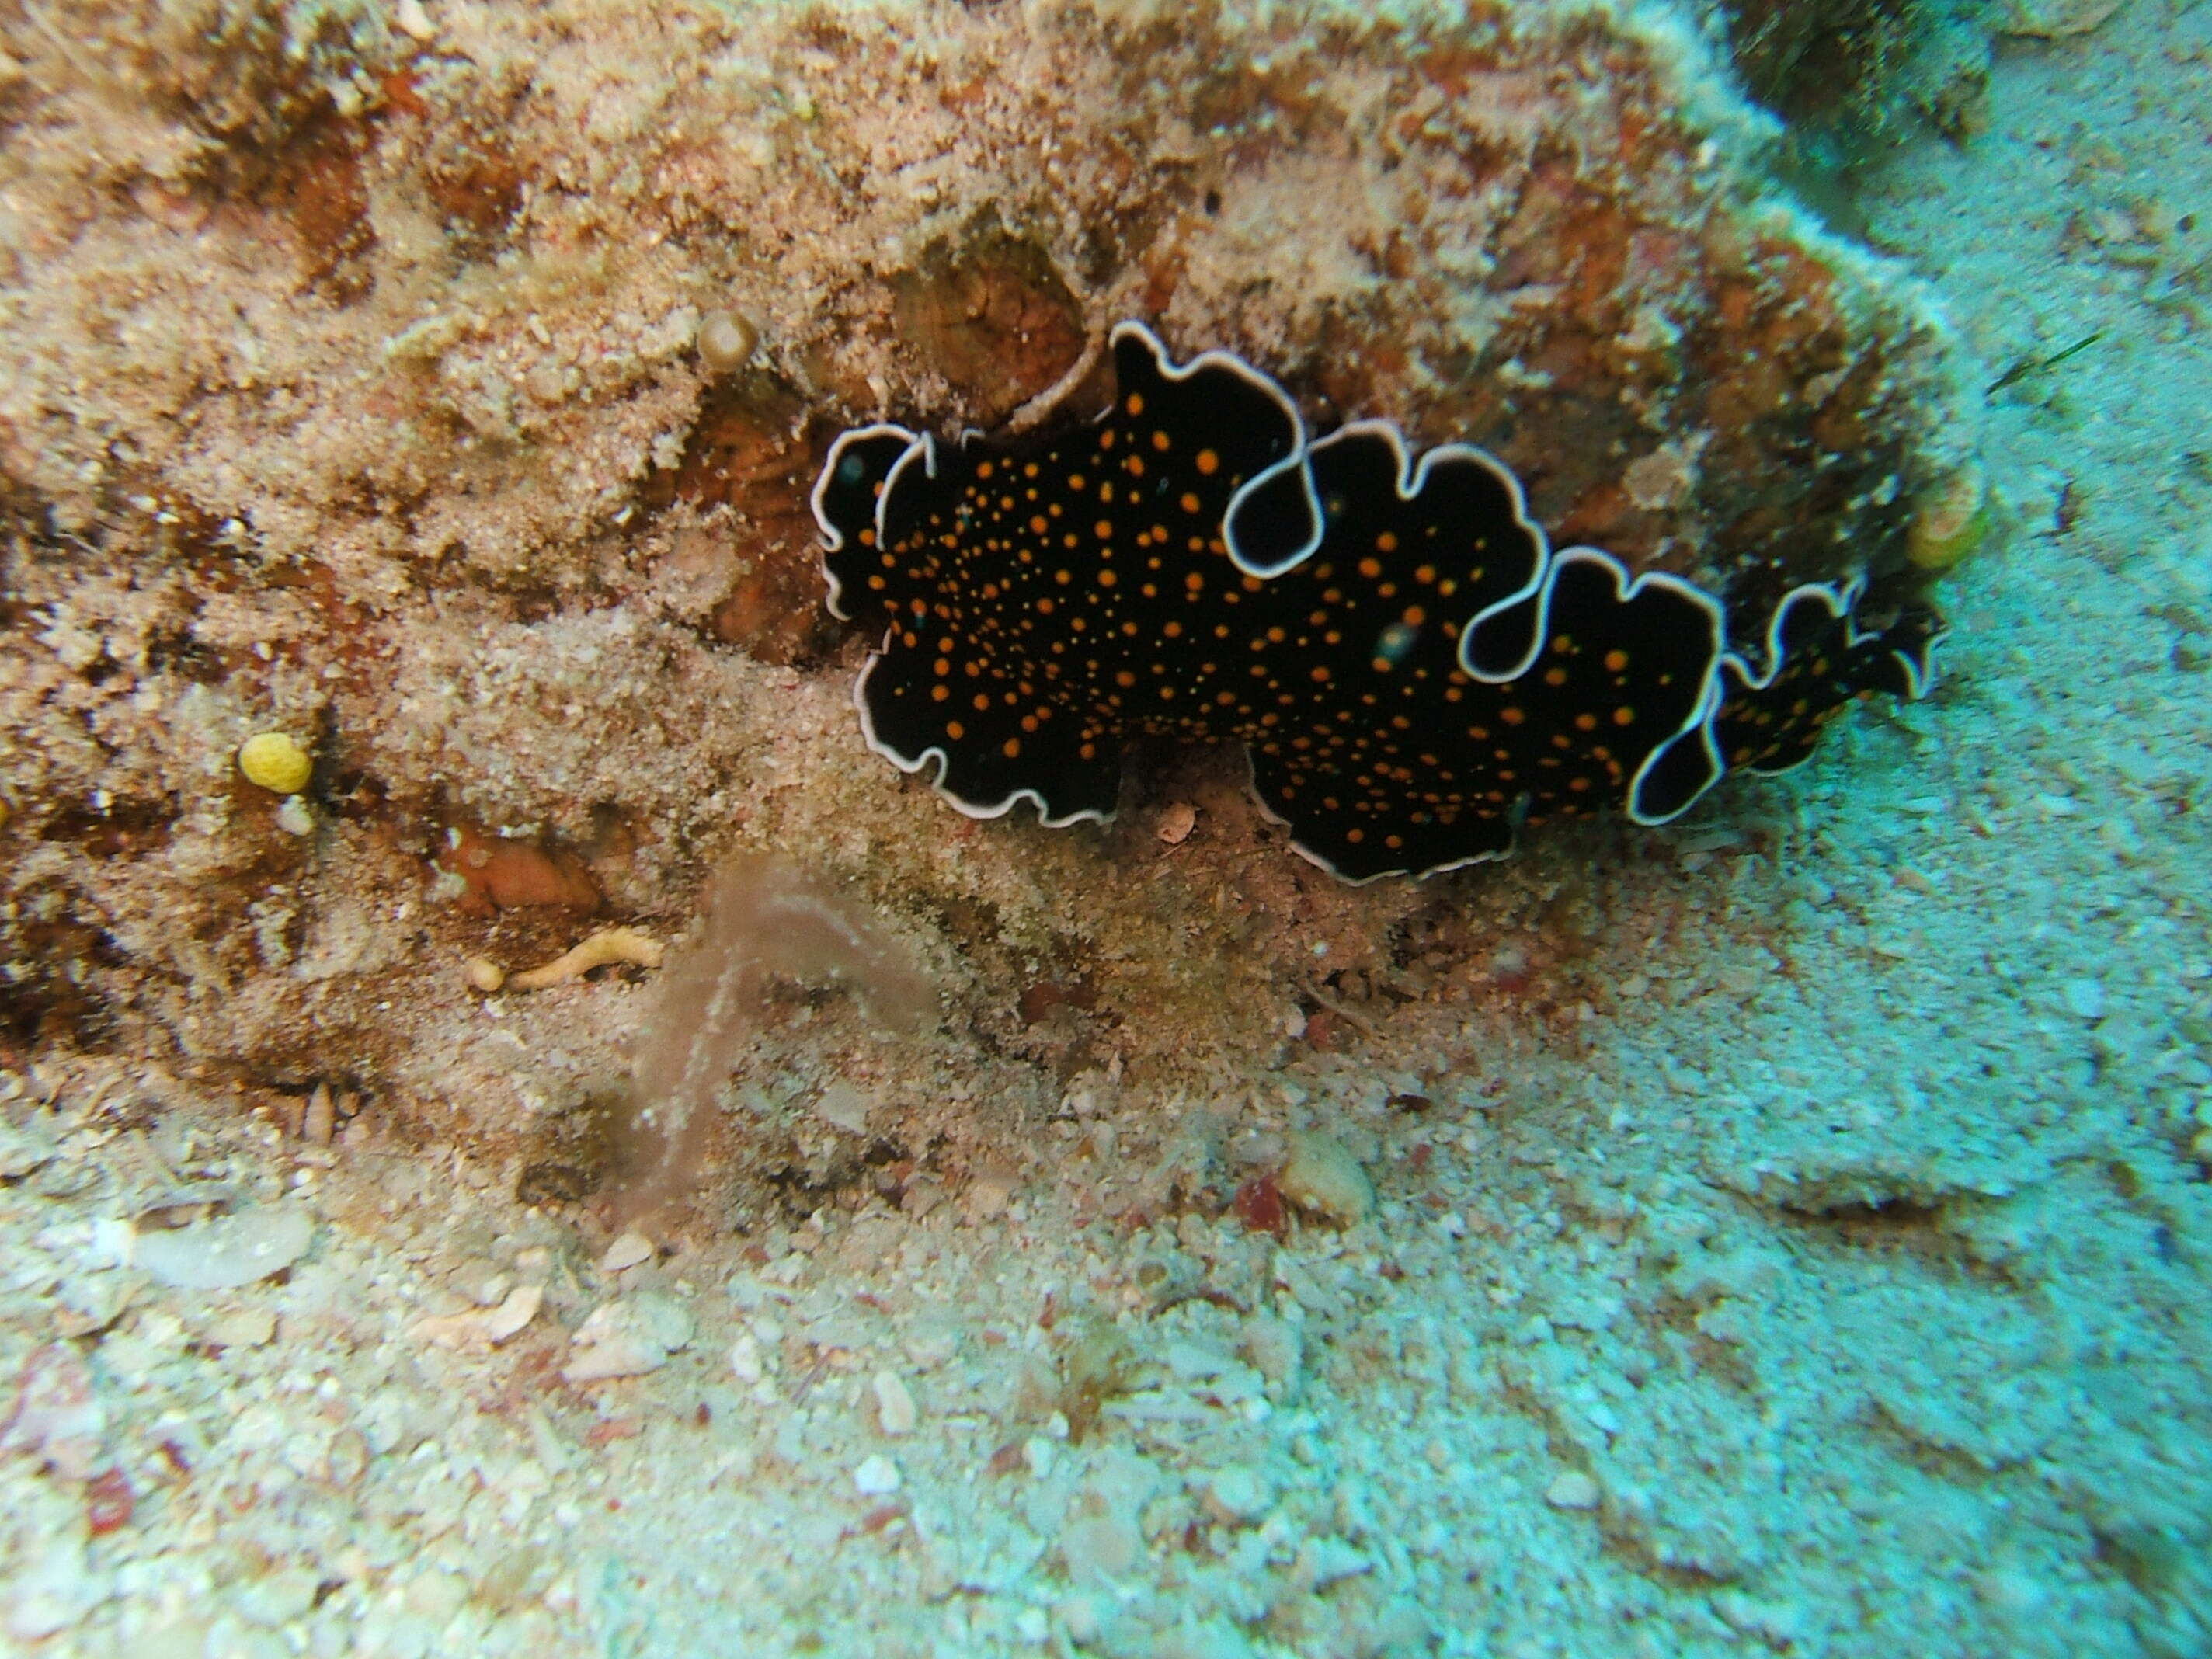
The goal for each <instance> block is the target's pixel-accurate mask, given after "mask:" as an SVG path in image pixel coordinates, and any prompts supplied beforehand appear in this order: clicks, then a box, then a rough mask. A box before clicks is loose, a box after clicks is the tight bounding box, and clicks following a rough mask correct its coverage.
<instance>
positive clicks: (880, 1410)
mask: <svg viewBox="0 0 2212 1659" xmlns="http://www.w3.org/2000/svg"><path fill="white" fill-rule="evenodd" d="M875 1389H876V1419H877V1421H878V1422H879V1423H880V1424H881V1425H883V1431H884V1433H885V1434H888V1435H902V1434H912V1433H913V1432H914V1427H915V1423H916V1422H917V1421H919V1420H920V1413H918V1412H917V1411H916V1410H915V1403H914V1395H913V1392H912V1391H911V1390H910V1389H908V1387H907V1385H906V1383H904V1382H903V1381H902V1380H901V1378H900V1376H899V1374H898V1373H897V1372H896V1371H878V1372H877V1373H876V1381H875Z"/></svg>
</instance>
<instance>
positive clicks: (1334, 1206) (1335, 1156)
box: [1275, 1133, 1375, 1227]
mask: <svg viewBox="0 0 2212 1659" xmlns="http://www.w3.org/2000/svg"><path fill="white" fill-rule="evenodd" d="M1275 1185H1276V1186H1277V1188H1279V1189H1280V1190H1281V1192H1282V1194H1283V1196H1284V1198H1285V1199H1286V1200H1289V1201H1290V1202H1291V1203H1292V1204H1294V1205H1296V1206H1297V1207H1298V1208H1299V1209H1301V1210H1304V1211H1306V1212H1309V1213H1310V1214H1313V1215H1317V1216H1320V1217H1322V1218H1324V1219H1326V1220H1329V1221H1334V1223H1336V1225H1338V1226H1340V1227H1351V1226H1356V1225H1358V1224H1359V1223H1360V1222H1362V1221H1364V1220H1366V1219H1367V1218H1368V1217H1369V1216H1370V1215H1371V1214H1373V1213H1374V1212H1375V1185H1374V1183H1373V1182H1370V1181H1369V1180H1368V1178H1367V1171H1366V1170H1363V1169H1362V1168H1360V1167H1359V1160H1358V1158H1354V1157H1352V1154H1351V1153H1350V1152H1346V1151H1345V1149H1344V1147H1343V1146H1342V1145H1341V1144H1340V1143H1339V1142H1337V1141H1334V1140H1332V1139H1329V1138H1328V1136H1327V1135H1322V1134H1312V1133H1307V1134H1294V1135H1292V1136H1291V1138H1290V1156H1289V1157H1288V1158H1285V1160H1284V1163H1283V1167H1282V1170H1281V1172H1280V1173H1279V1174H1278V1175H1277V1176H1276V1177H1275Z"/></svg>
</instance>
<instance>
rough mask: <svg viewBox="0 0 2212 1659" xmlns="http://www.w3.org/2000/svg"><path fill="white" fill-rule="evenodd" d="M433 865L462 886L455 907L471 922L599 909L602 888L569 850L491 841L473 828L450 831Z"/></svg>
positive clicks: (456, 827)
mask: <svg viewBox="0 0 2212 1659" xmlns="http://www.w3.org/2000/svg"><path fill="white" fill-rule="evenodd" d="M433 862H434V863H435V865H436V866H437V867H438V869H439V870H440V871H441V872H444V873H445V874H447V875H448V876H451V877H453V878H455V879H456V880H458V881H459V883H460V884H461V889H462V890H461V892H460V894H459V896H458V897H457V898H456V900H455V902H456V903H457V904H458V905H459V908H460V909H461V910H462V912H463V913H464V914H465V915H472V916H489V915H494V914H495V913H496V912H498V911H501V910H512V909H515V908H519V907H520V906H524V905H533V904H551V905H560V906H562V907H563V908H567V909H570V910H576V911H580V912H583V913H586V914H589V913H590V912H592V911H593V910H596V909H598V908H599V884H598V883H597V882H595V881H593V880H592V872H591V871H590V870H588V869H587V868H586V867H585V864H584V860H582V859H580V858H579V857H578V856H577V855H576V854H574V853H572V852H569V851H568V849H567V848H558V847H544V846H541V845H539V844H538V842H528V841H516V840H510V839H509V838H507V837H506V836H493V835H487V834H486V833H485V832H484V831H483V830H482V829H477V827H476V826H475V825H474V824H471V823H457V824H453V825H452V826H451V827H449V828H448V829H447V830H446V832H445V835H444V836H443V838H442V842H441V846H440V848H439V849H438V853H437V855H436V857H435V859H434V860H433Z"/></svg>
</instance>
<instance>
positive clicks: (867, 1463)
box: [853, 1452, 899, 1498]
mask: <svg viewBox="0 0 2212 1659" xmlns="http://www.w3.org/2000/svg"><path fill="white" fill-rule="evenodd" d="M898 1489H899V1467H898V1465H897V1464H896V1463H894V1462H891V1460H890V1458H888V1457H885V1456H884V1455H883V1454H882V1453H881V1452H878V1453H877V1454H876V1455H874V1456H872V1457H869V1458H866V1459H864V1460H863V1461H862V1462H861V1464H860V1468H857V1469H854V1471H853V1490H854V1491H855V1492H859V1493H860V1496H861V1497H863V1498H887V1497H889V1496H890V1494H891V1493H893V1492H896V1491H897V1490H898Z"/></svg>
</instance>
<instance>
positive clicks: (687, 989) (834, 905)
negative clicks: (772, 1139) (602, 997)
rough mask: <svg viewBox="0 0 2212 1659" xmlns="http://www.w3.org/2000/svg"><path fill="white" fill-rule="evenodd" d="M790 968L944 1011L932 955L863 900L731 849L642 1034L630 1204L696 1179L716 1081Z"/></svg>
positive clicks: (894, 1011)
mask: <svg viewBox="0 0 2212 1659" xmlns="http://www.w3.org/2000/svg"><path fill="white" fill-rule="evenodd" d="M779 977H787V978H792V979H800V980H817V979H828V980H831V981H836V982H837V983H839V984H841V985H843V986H844V987H847V988H848V990H850V991H851V992H852V993H853V994H854V996H855V997H857V998H858V999H859V1000H860V1006H861V1007H862V1008H863V1009H865V1010H866V1012H867V1013H868V1015H869V1017H870V1018H872V1019H874V1020H875V1021H876V1022H877V1023H878V1024H880V1025H883V1026H884V1027H886V1028H887V1029H889V1030H894V1031H902V1032H916V1031H920V1030H922V1029H923V1028H924V1027H926V1026H927V1024H929V1023H930V1022H931V1021H932V1020H933V1019H934V1018H936V1014H937V992H936V989H935V987H933V986H932V985H931V983H930V981H929V980H928V979H927V977H926V976H925V975H924V974H923V972H922V969H921V964H920V963H918V962H916V961H915V958H914V957H913V956H912V954H911V953H910V952H909V951H908V950H907V949H906V947H905V946H904V945H902V944H900V943H899V941H897V940H896V939H892V938H891V937H890V936H889V935H888V934H886V933H884V932H883V931H882V930H881V929H880V928H879V927H877V926H876V925H875V923H874V922H872V921H870V920H869V918H868V917H867V915H866V913H865V912H864V911H862V910H861V909H860V908H859V907H858V906H857V905H855V904H854V903H853V902H851V901H850V900H848V899H846V898H843V897H841V896H838V895H836V894H835V893H832V892H829V891H828V890H825V889H824V888H823V887H822V886H820V885H819V884H817V883H815V882H812V881H810V880H809V879H808V878H806V877H805V876H804V875H802V874H801V873H800V872H799V871H797V870H795V869H793V867H792V866H790V865H788V864H786V863H784V862H783V861H782V860H780V859H774V858H765V857H760V856H757V855H750V854H745V855H740V856H738V857H737V858H734V859H732V860H730V862H728V863H727V864H726V865H724V866H722V868H721V870H720V872H717V873H716V875H715V877H714V881H713V883H712V884H710V886H709V888H708V895H707V903H706V921H705V925H704V927H702V929H701V932H700V935H699V939H698V940H697V942H696V944H694V945H691V946H690V948H689V949H688V950H686V951H684V953H683V954H682V955H681V956H680V957H678V959H677V961H676V962H675V963H674V964H673V965H672V966H671V968H670V969H669V971H668V974H667V975H666V977H665V980H664V981H663V982H662V989H661V1000H660V1005H659V1007H658V1008H657V1009H655V1010H654V1011H653V1015H652V1017H651V1018H650V1020H649V1022H648V1023H647V1028H646V1030H645V1033H644V1036H643V1038H642V1041H641V1044H640V1048H639V1051H638V1057H637V1065H636V1068H635V1073H634V1078H635V1082H634V1097H635V1101H636V1104H637V1113H636V1118H635V1127H636V1133H637V1137H638V1145H637V1146H636V1148H635V1157H634V1159H633V1162H632V1167H631V1169H630V1170H629V1172H628V1173H627V1175H626V1176H625V1177H624V1179H623V1182H622V1184H621V1191H620V1194H619V1195H618V1196H617V1200H616V1208H617V1212H619V1213H621V1214H623V1215H624V1216H633V1215H637V1214H641V1213H642V1212H645V1211H646V1210H648V1209H650V1208H652V1207H653V1206H655V1205H657V1204H659V1203H661V1202H664V1201H665V1200H670V1199H672V1198H675V1197H678V1196H679V1195H680V1194H682V1192H683V1191H684V1188H686V1187H687V1186H689V1185H690V1181H691V1178H692V1176H693V1173H694V1171H695V1170H696V1168H697V1166H698V1164H699V1161H700V1155H701V1153H702V1151H703V1150H704V1147H705V1145H706V1138H707V1132H708V1125H709V1124H710V1123H711V1122H712V1121H713V1109H714V1094H715V1091H717V1090H718V1089H720V1086H721V1085H722V1082H723V1079H726V1077H728V1075H729V1074H730V1071H731V1068H732V1063H733V1061H734V1059H735V1056H736V1054H737V1051H738V1048H739V1046H740V1045H741V1044H742V1043H743V1042H744V1039H745V1037H746V1036H747V1035H748V1034H749V1032H750V1029H751V1026H752V1017H753V1013H754V1011H755V1010H757V1008H758V1007H759V1006H760V1005H761V1002H762V1000H763V997H764V996H765V995H766V994H767V991H768V987H769V981H772V980H774V979H776V978H779Z"/></svg>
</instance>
